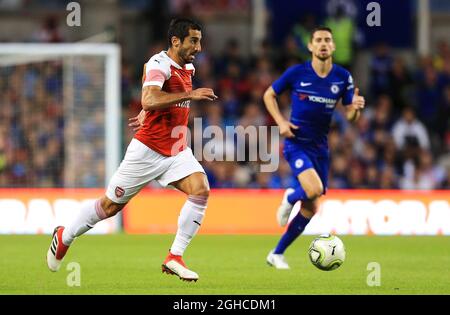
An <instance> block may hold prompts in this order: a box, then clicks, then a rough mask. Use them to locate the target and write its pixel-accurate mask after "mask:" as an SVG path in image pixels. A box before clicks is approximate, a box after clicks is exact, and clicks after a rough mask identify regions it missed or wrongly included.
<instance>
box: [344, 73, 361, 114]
mask: <svg viewBox="0 0 450 315" xmlns="http://www.w3.org/2000/svg"><path fill="white" fill-rule="evenodd" d="M346 76H347V79H346V81H347V82H346V86H345V88H344V93H343V94H342V105H344V106H345V109H346V118H347V120H348V121H351V122H354V121H357V120H358V119H359V116H361V110H362V109H363V108H364V105H365V100H364V97H363V96H361V95H359V89H358V88H355V87H354V84H353V77H352V75H351V74H350V73H349V72H347V74H346Z"/></svg>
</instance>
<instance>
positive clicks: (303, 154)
mask: <svg viewBox="0 0 450 315" xmlns="http://www.w3.org/2000/svg"><path fill="white" fill-rule="evenodd" d="M283 155H284V157H285V159H286V161H287V162H288V163H289V165H290V166H291V169H292V173H293V174H294V175H295V177H296V178H297V177H298V175H299V174H300V173H301V172H303V171H305V170H307V169H308V168H313V169H314V170H315V171H316V172H317V174H318V175H319V177H320V180H321V181H322V185H323V190H324V191H323V193H324V194H325V192H326V190H327V187H328V170H329V168H330V158H329V156H328V154H327V155H320V156H317V155H314V154H311V153H308V151H307V150H304V149H301V148H299V147H296V148H292V147H290V148H289V149H284V150H283Z"/></svg>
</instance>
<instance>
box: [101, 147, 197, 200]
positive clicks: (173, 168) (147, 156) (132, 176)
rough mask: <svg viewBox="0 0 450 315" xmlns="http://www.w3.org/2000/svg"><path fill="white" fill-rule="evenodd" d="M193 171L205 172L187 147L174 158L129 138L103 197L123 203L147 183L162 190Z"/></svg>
mask: <svg viewBox="0 0 450 315" xmlns="http://www.w3.org/2000/svg"><path fill="white" fill-rule="evenodd" d="M196 172H201V173H205V171H204V170H203V167H202V166H201V165H200V163H199V162H198V161H197V160H196V159H195V157H194V155H193V154H192V150H191V148H189V147H187V148H186V149H185V150H184V151H181V152H180V153H178V154H177V155H174V156H164V155H161V154H159V153H158V152H155V151H153V150H152V149H150V148H149V147H147V146H146V145H145V144H143V143H142V142H140V141H138V140H136V139H134V138H133V139H132V140H131V142H130V144H129V145H128V148H127V152H126V153H125V157H124V159H123V160H122V162H121V163H120V166H119V168H118V169H117V171H116V172H115V173H114V175H113V177H112V178H111V180H110V181H109V184H108V188H107V190H106V196H107V197H108V198H109V199H110V200H112V201H114V202H116V203H127V202H128V201H129V200H130V199H131V198H132V197H133V196H134V195H136V194H137V193H138V192H139V191H140V190H141V189H142V188H143V187H144V186H146V185H147V184H148V183H149V182H150V181H151V180H156V181H158V182H159V184H161V185H162V186H164V187H165V186H167V185H169V184H170V183H172V182H175V181H177V180H180V179H182V178H184V177H186V176H188V175H191V174H193V173H196Z"/></svg>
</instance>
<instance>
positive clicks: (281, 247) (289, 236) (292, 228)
mask: <svg viewBox="0 0 450 315" xmlns="http://www.w3.org/2000/svg"><path fill="white" fill-rule="evenodd" d="M309 221H311V219H307V218H305V217H304V216H303V215H302V214H301V213H300V212H299V213H298V214H297V215H296V216H295V218H293V219H292V221H291V223H289V226H288V228H287V230H286V232H285V233H284V234H283V236H282V237H281V239H280V241H279V242H278V245H277V247H276V248H275V250H274V252H273V253H274V254H283V253H284V251H285V250H286V248H288V247H289V245H291V244H292V242H293V241H295V239H296V238H297V237H299V236H300V234H302V232H303V230H304V229H305V227H306V225H307V224H308V223H309Z"/></svg>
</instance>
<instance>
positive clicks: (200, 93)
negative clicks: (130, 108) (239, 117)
mask: <svg viewBox="0 0 450 315" xmlns="http://www.w3.org/2000/svg"><path fill="white" fill-rule="evenodd" d="M215 99H217V96H216V95H215V94H214V91H213V90H212V89H209V88H199V89H196V90H192V91H187V92H179V93H167V92H165V91H162V90H161V87H159V86H157V85H148V86H145V87H143V88H142V98H141V104H142V109H143V110H145V111H149V110H155V109H163V108H166V107H169V106H170V105H173V104H176V103H180V102H183V101H188V100H193V101H202V100H206V101H214V100H215Z"/></svg>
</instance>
